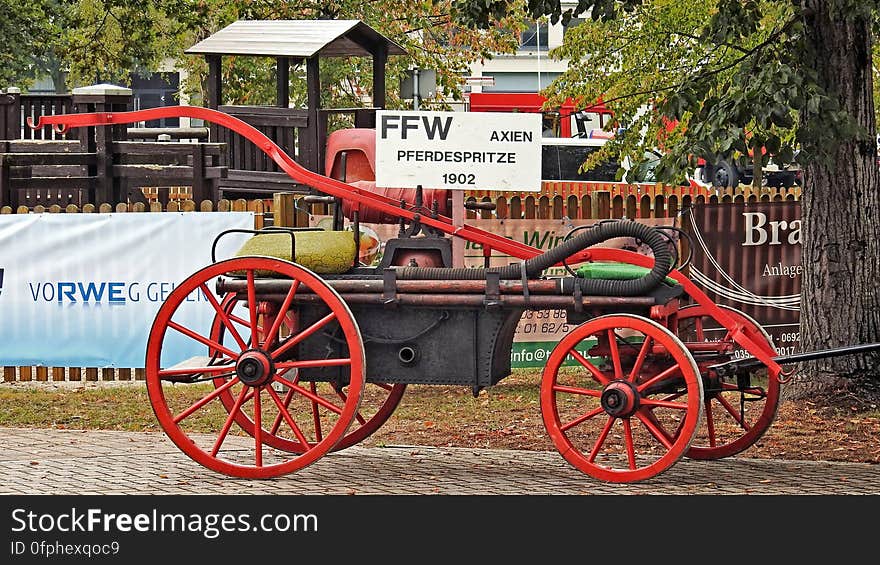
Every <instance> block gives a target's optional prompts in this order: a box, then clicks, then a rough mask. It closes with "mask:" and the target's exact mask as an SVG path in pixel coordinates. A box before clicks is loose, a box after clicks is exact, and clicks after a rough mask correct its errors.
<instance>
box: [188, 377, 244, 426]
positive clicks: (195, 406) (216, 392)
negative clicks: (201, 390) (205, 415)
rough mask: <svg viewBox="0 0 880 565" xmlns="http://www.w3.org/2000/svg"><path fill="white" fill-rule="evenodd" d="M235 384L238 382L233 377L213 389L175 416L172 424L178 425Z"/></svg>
mask: <svg viewBox="0 0 880 565" xmlns="http://www.w3.org/2000/svg"><path fill="white" fill-rule="evenodd" d="M237 382H238V377H233V378H232V379H230V380H229V382H227V383H226V384H224V385H222V386H220V387H217V388H215V389H214V390H213V391H211V392H210V393H209V394H207V395H206V396H205V397H204V398H202V399H201V400H198V401H196V402H195V403H194V404H193V405H192V406H190V407H189V408H187V409H186V410H184V411H183V412H181V413H180V414H178V415H177V416H175V417H174V423H175V424H178V423H180V421H181V420H183V419H184V418H186V417H187V416H189V415H190V414H192V413H193V412H195V411H196V410H198V409H199V408H201V407H202V406H204V405H205V404H207V403H209V402H211V401H212V400H214V399H215V398H217V397H218V396H220V395H221V394H223V392H224V391H226V390H229V389H230V388H232V387H233V386H234V385H235V383H237Z"/></svg>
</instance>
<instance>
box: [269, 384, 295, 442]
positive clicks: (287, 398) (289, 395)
mask: <svg viewBox="0 0 880 565" xmlns="http://www.w3.org/2000/svg"><path fill="white" fill-rule="evenodd" d="M269 388H272V387H269ZM273 392H274V391H273ZM291 398H293V390H292V389H291V390H288V391H287V394H285V395H284V403H283V406H281V405H279V406H278V410H279V411H278V415H277V416H275V421H274V422H272V429H271V430H269V433H270V434H272V435H275V434H276V433H278V427H279V426H281V418H282V417H283V415H284V414H285V413H287V407H288V406H290V399H291Z"/></svg>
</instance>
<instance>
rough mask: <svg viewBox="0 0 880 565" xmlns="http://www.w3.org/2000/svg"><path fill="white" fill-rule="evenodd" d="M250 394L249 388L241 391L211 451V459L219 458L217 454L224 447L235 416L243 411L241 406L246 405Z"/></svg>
mask: <svg viewBox="0 0 880 565" xmlns="http://www.w3.org/2000/svg"><path fill="white" fill-rule="evenodd" d="M247 393H248V389H247V387H244V388H242V389H241V393H239V395H238V398H236V399H235V404H234V405H233V406H232V409H231V410H230V411H229V415H228V416H227V417H226V421H225V422H224V423H223V428H222V429H221V430H220V435H219V436H217V441H215V442H214V447H213V448H212V449H211V457H217V453H219V451H220V446H221V445H223V441H224V440H225V439H226V435H227V434H228V433H229V428H231V427H232V422H233V421H235V416H236V414H238V411H239V410H240V409H241V405H242V404H244V402H245V400H246V398H245V397H246V396H247Z"/></svg>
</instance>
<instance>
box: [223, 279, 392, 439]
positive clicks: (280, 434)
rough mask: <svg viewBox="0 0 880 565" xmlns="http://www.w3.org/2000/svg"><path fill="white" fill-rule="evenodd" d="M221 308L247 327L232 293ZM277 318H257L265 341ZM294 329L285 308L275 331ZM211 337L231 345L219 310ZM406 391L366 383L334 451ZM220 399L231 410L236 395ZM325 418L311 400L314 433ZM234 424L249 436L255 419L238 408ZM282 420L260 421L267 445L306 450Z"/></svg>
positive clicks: (332, 392) (326, 385)
mask: <svg viewBox="0 0 880 565" xmlns="http://www.w3.org/2000/svg"><path fill="white" fill-rule="evenodd" d="M221 307H222V310H223V311H224V312H225V313H226V317H227V319H228V320H229V321H230V322H231V324H235V325H236V326H237V327H238V328H239V330H243V329H247V324H248V321H247V319H246V317H247V313H246V309H247V305H246V304H245V303H244V302H243V301H241V300H239V299H238V297H237V295H236V294H235V293H230V294H228V295H227V296H226V297H225V298H224V299H223V301H222V302H221ZM264 310H265V308H264ZM276 317H277V313H273V314H266V313H263V314H261V315H260V317H259V318H258V328H259V331H260V332H261V335H262V337H261V340H263V341H264V340H265V334H266V333H267V332H268V329H270V328H271V326H272V325H273V322H274V320H275V319H276ZM267 326H268V327H267ZM295 328H296V316H295V314H294V313H293V312H292V311H288V312H287V313H286V314H285V315H284V317H283V318H282V321H281V326H280V328H279V330H278V334H279V336H287V335H290V334H291V333H292V332H293V331H295ZM211 339H212V340H213V341H215V342H217V343H220V344H223V345H226V346H228V347H231V346H232V345H233V344H234V336H233V335H232V332H230V331H227V329H226V324H225V323H224V320H223V317H222V316H221V315H220V314H219V313H217V314H215V316H214V322H213V324H212V325H211ZM213 353H214V351H213V350H212V349H211V348H209V354H213ZM214 384H215V386H217V387H218V388H219V387H222V386H223V385H224V384H225V381H224V380H223V379H216V380H215V381H214ZM309 387H310V388H312V387H314V389H315V391H314V392H315V393H316V394H320V395H321V396H329V397H337V398H340V399H342V400H344V399H345V397H346V395H347V394H348V386H347V385H344V386H339V385H338V384H336V383H331V382H317V383H309ZM405 391H406V385H405V384H387V383H369V382H368V383H366V384H365V386H364V392H363V394H362V398H361V404H360V408H359V409H358V411H357V413H356V414H355V423H354V424H352V428H351V429H350V430H349V431H348V433H347V434H346V435H345V436H344V437H343V438H342V439H341V440H340V441H339V443H337V444H336V446H334V447H333V451H339V450H340V449H345V448H347V447H351V446H352V445H355V444H357V443H360V442H361V441H363V440H364V439H366V438H367V437H369V436H370V435H372V434H373V432H375V431H376V430H378V429H379V428H380V427H381V426H382V424H384V423H385V422H386V421H387V420H388V418H390V417H391V415H392V414H393V413H394V409H395V408H397V405H398V404H400V400H401V398H403V393H404V392H405ZM291 397H292V395H291V392H290V391H287V393H286V395H285V397H284V398H283V400H284V402H288V401H289V400H290V398H291ZM220 401H221V402H222V403H223V406H224V407H225V408H226V410H227V412H231V411H232V409H233V408H234V406H235V397H234V395H233V394H232V393H231V392H229V391H224V392H222V393H221V394H220ZM325 418H326V414H324V410H323V407H321V405H319V404H318V403H312V426H310V427H312V428H313V429H314V430H315V435H316V436H319V435H320V434H321V432H322V430H323V429H324V428H326V424H323V422H322V420H323V419H325ZM235 423H236V424H238V425H239V426H240V427H241V428H242V429H243V430H244V431H246V432H247V433H248V434H249V435H250V436H253V435H254V422H253V420H251V418H250V417H249V416H248V415H247V414H246V413H244V412H241V411H237V413H236V415H235ZM282 423H283V422H282V421H281V419H280V415H278V416H276V417H275V419H274V420H273V421H272V422H266V421H264V422H263V430H262V433H263V440H264V441H265V442H266V444H267V445H271V446H272V447H274V448H276V449H281V450H284V451H289V452H291V453H302V452H303V451H304V450H306V449H307V448H308V447H307V446H305V445H303V443H302V442H301V441H299V439H297V438H296V437H295V436H290V429H289V428H288V427H287V426H282V425H281V424H282ZM322 424H323V425H322Z"/></svg>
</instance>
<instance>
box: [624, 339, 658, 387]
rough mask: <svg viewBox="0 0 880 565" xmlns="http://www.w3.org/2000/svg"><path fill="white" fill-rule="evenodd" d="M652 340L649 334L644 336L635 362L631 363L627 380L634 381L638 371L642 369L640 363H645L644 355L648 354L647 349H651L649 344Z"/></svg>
mask: <svg viewBox="0 0 880 565" xmlns="http://www.w3.org/2000/svg"><path fill="white" fill-rule="evenodd" d="M653 342H654V340H653V339H651V336H647V335H646V336H645V342H644V343H643V344H642V348H641V349H640V350H639V356H638V357H636V362H635V364H634V365H633V368H632V371H630V373H629V382H631V383H634V382H636V377H638V376H639V372H640V371H641V370H642V365H644V363H645V357H647V356H648V351H650V350H651V344H652V343H653Z"/></svg>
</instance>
